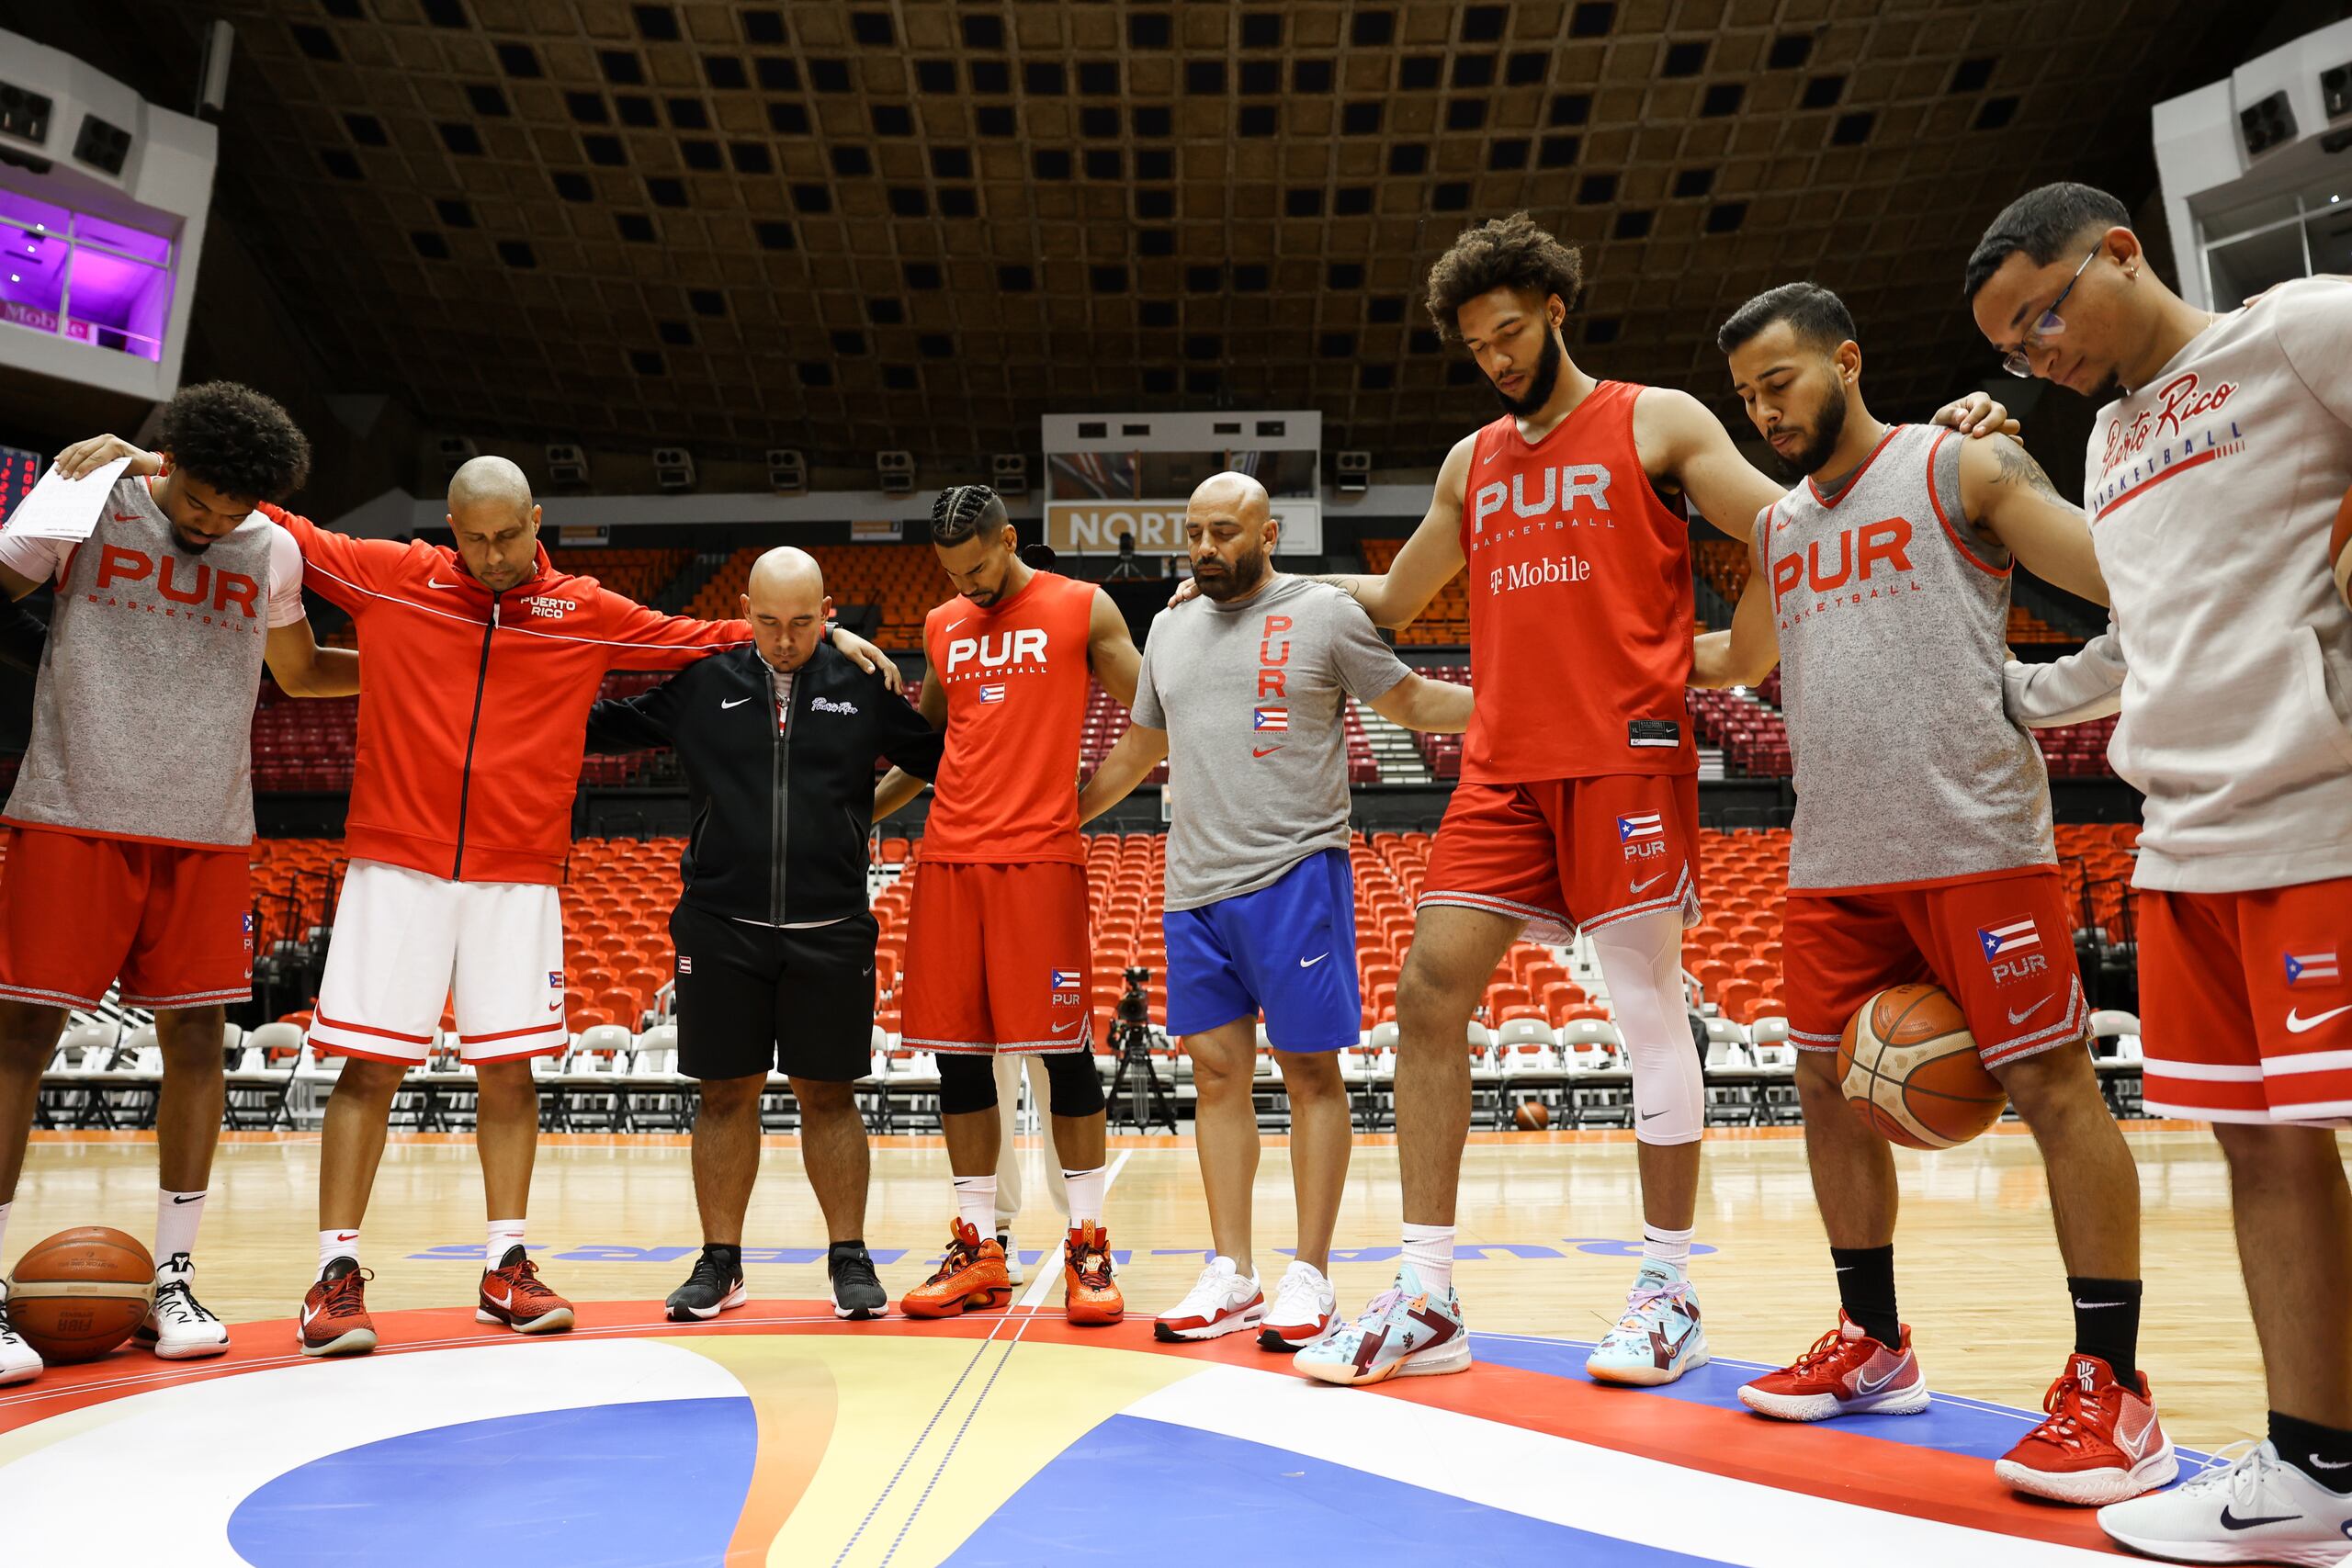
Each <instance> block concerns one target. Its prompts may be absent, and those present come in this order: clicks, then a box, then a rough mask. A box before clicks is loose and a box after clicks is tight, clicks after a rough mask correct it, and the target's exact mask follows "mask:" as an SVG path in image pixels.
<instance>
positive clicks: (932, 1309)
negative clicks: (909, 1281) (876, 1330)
mask: <svg viewBox="0 0 2352 1568" xmlns="http://www.w3.org/2000/svg"><path fill="white" fill-rule="evenodd" d="M1011 1301H1012V1280H1009V1279H1007V1278H1006V1277H1005V1272H1004V1248H1002V1247H999V1246H998V1245H997V1244H996V1238H995V1237H994V1236H990V1237H989V1238H988V1239H987V1240H986V1241H983V1240H981V1239H980V1233H979V1232H978V1231H977V1230H974V1229H973V1228H972V1227H971V1226H970V1225H968V1224H965V1223H964V1222H963V1221H962V1220H960V1219H959V1220H957V1221H956V1229H955V1231H954V1232H953V1233H952V1234H951V1235H949V1237H948V1241H947V1254H946V1256H945V1257H944V1258H941V1259H940V1260H939V1267H938V1268H937V1269H933V1271H932V1276H931V1278H930V1279H928V1280H924V1281H923V1282H922V1284H920V1285H917V1286H916V1287H915V1288H914V1289H913V1290H911V1291H909V1292H907V1293H906V1296H905V1298H904V1299H903V1300H901V1301H900V1302H899V1311H900V1312H903V1313H905V1314H907V1315H908V1316H909V1317H959V1316H961V1315H962V1314H964V1313H965V1312H966V1311H967V1310H968V1311H975V1312H986V1311H989V1310H990V1309H991V1308H995V1307H1001V1306H1003V1305H1005V1304H1006V1303H1009V1302H1011Z"/></svg>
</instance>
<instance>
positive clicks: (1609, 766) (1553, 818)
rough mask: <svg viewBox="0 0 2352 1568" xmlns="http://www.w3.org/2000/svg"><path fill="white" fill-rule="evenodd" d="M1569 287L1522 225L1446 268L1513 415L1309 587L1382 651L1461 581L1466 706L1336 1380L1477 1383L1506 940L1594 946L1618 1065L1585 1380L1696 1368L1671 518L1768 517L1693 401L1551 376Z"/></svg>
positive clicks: (1303, 1365)
mask: <svg viewBox="0 0 2352 1568" xmlns="http://www.w3.org/2000/svg"><path fill="white" fill-rule="evenodd" d="M1582 282H1583V271H1582V264H1581V262H1580V260H1579V258H1578V256H1577V252H1576V251H1575V250H1573V249H1572V248H1570V247H1568V246H1566V245H1564V244H1562V243H1560V242H1559V241H1557V240H1555V239H1554V238H1553V237H1552V236H1551V235H1550V234H1548V233H1546V232H1544V231H1543V230H1542V229H1540V228H1538V227H1537V226H1536V225H1535V223H1534V222H1533V221H1532V220H1530V219H1529V218H1528V217H1527V215H1526V214H1524V213H1517V214H1514V215H1512V216H1511V217H1509V218H1505V219H1498V220H1494V221H1491V222H1488V223H1486V224H1484V225H1482V226H1480V227H1478V228H1476V229H1472V230H1469V231H1465V232H1464V234H1463V235H1462V236H1461V237H1460V238H1459V239H1458V240H1456V241H1455V242H1454V243H1453V248H1452V249H1451V250H1449V251H1448V252H1447V253H1446V254H1444V255H1443V256H1442V258H1440V259H1439V261H1438V263H1437V265H1435V266H1434V267H1433V268H1431V269H1430V282H1429V310H1430V316H1431V318H1432V319H1433V320H1434V321H1435V323H1436V326H1437V329H1438V331H1439V333H1441V334H1442V335H1443V336H1445V337H1447V338H1451V339H1454V340H1456V341H1459V342H1461V343H1462V344H1464V345H1465V346H1466V347H1467V348H1468V349H1469V351H1470V353H1471V354H1472V355H1473V356H1474V357H1476V360H1477V362H1478V365H1479V367H1480V368H1481V369H1482V370H1484V371H1485V372H1486V374H1487V378H1488V379H1489V380H1490V381H1491V382H1492V383H1493V384H1494V388H1495V391H1496V393H1497V395H1498V397H1499V398H1500V399H1501V400H1502V403H1503V408H1504V411H1505V412H1504V413H1503V416H1502V417H1501V418H1499V419H1498V420H1496V421H1495V422H1494V423H1490V424H1488V425H1487V426H1485V427H1484V428H1482V429H1480V430H1477V431H1476V432H1474V433H1473V434H1470V435H1467V436H1465V437H1464V438H1463V439H1462V440H1461V441H1460V442H1458V443H1456V444H1455V446H1454V447H1453V451H1452V452H1450V453H1449V454H1447V456H1446V459H1445V463H1444V466H1443V467H1442V468H1441V469H1440V470H1439V473H1438V480H1437V488H1436V492H1435V494H1434V495H1433V496H1432V497H1431V498H1430V509H1429V513H1428V515H1427V516H1425V517H1424V518H1423V519H1422V521H1421V524H1420V526H1419V527H1418V528H1417V529H1415V530H1414V533H1413V536H1412V537H1411V538H1410V539H1409V540H1408V541H1407V542H1406V544H1405V547H1404V548H1403V549H1401V550H1400V551H1398V552H1397V558H1396V560H1395V561H1394V562H1393V563H1392V564H1391V566H1390V568H1389V570H1388V571H1387V572H1386V573H1385V575H1382V576H1378V577H1338V578H1329V579H1326V581H1332V582H1336V583H1337V584H1339V585H1340V587H1343V588H1345V589H1347V590H1348V591H1349V592H1351V593H1353V594H1354V595H1355V596H1356V598H1357V599H1358V600H1359V601H1360V602H1361V603H1362V604H1363V606H1364V608H1365V609H1366V610H1367V611H1368V612H1370V614H1371V615H1372V618H1373V620H1374V623H1376V624H1377V625H1380V626H1404V625H1406V624H1408V623H1409V622H1410V621H1411V620H1412V619H1413V618H1414V617H1415V616H1416V615H1419V614H1420V612H1421V610H1422V608H1423V607H1424V606H1425V605H1427V604H1429V602H1430V599H1431V598H1433V597H1434V596H1435V595H1436V593H1437V592H1438V590H1439V589H1440V588H1442V587H1443V586H1444V585H1445V583H1446V581H1448V580H1449V579H1451V578H1452V577H1453V574H1454V573H1455V572H1457V571H1461V570H1464V569H1465V568H1467V570H1468V571H1469V589H1470V659H1471V664H1472V667H1473V669H1474V670H1475V671H1476V683H1475V685H1474V686H1473V690H1474V691H1475V693H1476V697H1477V708H1476V716H1474V717H1473V718H1472V719H1471V721H1470V729H1469V733H1468V736H1467V739H1466V741H1465V744H1464V753H1463V762H1462V782H1461V784H1459V785H1458V786H1457V787H1456V788H1455V790H1454V793H1453V801H1452V803H1451V804H1450V805H1449V806H1448V807H1447V808H1446V813H1445V818H1444V821H1443V823H1442V825H1441V826H1440V828H1439V829H1438V837H1437V849H1436V853H1435V854H1434V855H1433V856H1432V858H1431V860H1430V867H1429V874H1428V878H1427V881H1426V883H1425V885H1424V889H1423V892H1422V895H1421V900H1420V906H1419V910H1418V911H1417V922H1416V926H1415V929H1414V933H1413V946H1412V951H1411V953H1409V954H1408V957H1407V959H1406V963H1405V971H1404V974H1403V976H1402V977H1401V978H1400V981H1399V983H1398V986H1397V1024H1398V1027H1399V1029H1400V1031H1401V1034H1402V1041H1401V1044H1400V1048H1399V1050H1398V1052H1397V1146H1398V1151H1399V1163H1400V1166H1401V1169H1402V1176H1403V1183H1404V1189H1405V1194H1404V1195H1405V1221H1406V1224H1405V1248H1404V1250H1405V1256H1404V1260H1403V1265H1402V1267H1401V1268H1400V1269H1398V1271H1397V1283H1396V1286H1395V1288H1393V1289H1392V1290H1390V1291H1388V1292H1385V1293H1384V1294H1382V1295H1381V1296H1379V1297H1376V1298H1375V1299H1374V1302H1373V1303H1372V1306H1371V1308H1370V1309H1369V1310H1367V1312H1366V1313H1365V1314H1364V1315H1363V1317H1362V1318H1361V1319H1359V1320H1358V1321H1357V1322H1356V1323H1355V1324H1354V1325H1351V1326H1350V1327H1348V1328H1345V1329H1342V1330H1340V1331H1339V1332H1337V1333H1335V1334H1333V1335H1332V1336H1330V1337H1329V1338H1327V1339H1325V1340H1324V1341H1323V1342H1322V1343H1321V1344H1319V1345H1315V1346H1310V1347H1308V1348H1306V1349H1305V1350H1302V1351H1301V1352H1299V1354H1298V1357H1297V1359H1296V1364H1297V1366H1298V1369H1299V1370H1300V1371H1303V1372H1306V1373H1307V1374H1308V1375H1310V1376H1314V1377H1318V1378H1322V1379H1324V1380H1326V1381H1328V1382H1341V1383H1358V1382H1379V1381H1381V1380H1383V1379H1385V1378H1388V1377H1393V1376H1398V1375H1408V1376H1409V1375H1413V1374H1416V1373H1421V1372H1442V1371H1461V1370H1463V1369H1464V1368H1466V1367H1467V1366H1468V1365H1469V1364H1470V1356H1469V1352H1468V1348H1467V1345H1466V1342H1465V1332H1466V1331H1465V1330H1464V1325H1463V1323H1462V1318H1461V1312H1460V1306H1459V1303H1458V1302H1457V1300H1456V1299H1455V1297H1454V1293H1453V1211H1454V1198H1455V1187H1456V1184H1457V1181H1458V1179H1459V1177H1460V1172H1461V1164H1462V1148H1463V1144H1464V1139H1465V1137H1466V1135H1467V1134H1468V1131H1469V1122H1470V1070H1469V1063H1468V1059H1467V1058H1466V1057H1465V1055H1464V1052H1463V1048H1462V1039H1463V1029H1464V1023H1465V1021H1467V1020H1468V1019H1469V1018H1470V1017H1471V1015H1472V1013H1473V1011H1474V1010H1476V1007H1477V1005H1478V1002H1479V998H1480V996H1481V994H1482V992H1483V991H1484V989H1485V987H1486V985H1487V976H1490V975H1492V974H1493V973H1494V969H1495V965H1496V964H1498V963H1499V962H1500V961H1501V960H1502V958H1503V956H1504V955H1505V953H1508V952H1509V950H1510V945H1511V943H1512V942H1515V941H1517V940H1518V939H1519V936H1520V934H1521V931H1527V932H1528V933H1529V934H1531V935H1532V936H1534V937H1535V938H1537V939H1538V940H1546V941H1553V942H1565V941H1566V940H1568V938H1569V937H1570V935H1571V934H1572V933H1574V932H1576V931H1578V930H1581V931H1583V932H1584V933H1585V934H1587V935H1589V937H1590V938H1591V939H1592V942H1593V945H1594V948H1595V951H1596V953H1598V956H1599V959H1600V968H1601V974H1602V976H1603V978H1604V979H1605V980H1606V982H1607V984H1608V987H1609V998H1610V1003H1611V1010H1612V1013H1613V1016H1614V1021H1615V1023H1616V1026H1617V1029H1618V1032H1619V1033H1620V1034H1621V1035H1622V1036H1623V1039H1624V1042H1625V1044H1626V1046H1627V1049H1628V1051H1629V1054H1630V1055H1631V1057H1632V1061H1633V1073H1634V1118H1635V1120H1634V1135H1635V1136H1636V1138H1637V1139H1638V1140H1639V1141H1640V1156H1639V1159H1640V1170H1641V1179H1642V1201H1643V1217H1644V1222H1645V1223H1644V1225H1643V1255H1642V1262H1641V1269H1640V1271H1639V1274H1638V1275H1637V1277H1636V1280H1635V1282H1634V1289H1633V1291H1632V1292H1631V1294H1630V1295H1629V1297H1628V1300H1627V1303H1626V1307H1625V1312H1624V1314H1623V1317H1622V1318H1620V1320H1619V1321H1618V1322H1617V1324H1616V1325H1615V1326H1614V1327H1613V1328H1612V1329H1611V1331H1610V1333H1609V1335H1608V1337H1605V1338H1604V1339H1603V1340H1602V1341H1601V1343H1600V1346H1599V1348H1596V1350H1595V1351H1594V1353H1593V1355H1592V1358H1591V1359H1590V1360H1589V1361H1588V1363H1587V1369H1588V1371H1589V1372H1590V1373H1591V1374H1592V1375H1593V1376H1595V1377H1598V1378H1601V1379H1603V1380H1605V1381H1609V1382H1625V1383H1643V1384H1655V1383H1663V1382H1672V1381H1673V1380H1675V1379H1676V1378H1679V1376H1681V1375H1682V1373H1683V1372H1685V1371H1689V1370H1690V1369H1691V1368H1692V1367H1695V1366H1699V1365H1702V1364H1703V1363H1704V1362H1705V1361H1706V1360H1707V1359H1708V1356H1707V1348H1706V1337H1705V1334H1704V1332H1703V1330H1702V1327H1701V1325H1700V1315H1699V1307H1698V1301H1697V1298H1696V1296H1695V1294H1694V1293H1693V1292H1692V1290H1691V1284H1690V1280H1689V1278H1688V1275H1687V1272H1686V1270H1687V1268H1688V1264H1689V1259H1690V1247H1691V1227H1692V1222H1693V1218H1694V1216H1695V1213H1696V1208H1697V1201H1698V1181H1699V1137H1700V1132H1701V1126H1702V1110H1703V1100H1704V1093H1705V1090H1704V1086H1703V1081H1702V1077H1701V1073H1700V1066H1699V1060H1698V1056H1697V1054H1696V1053H1695V1052H1694V1051H1693V1050H1692V1049H1691V1034H1690V1028H1689V1024H1688V1022H1687V1015H1686V1012H1685V1008H1684V998H1683V993H1682V928H1683V925H1684V923H1685V921H1686V920H1688V919H1691V918H1694V917H1695V915H1696V912H1697V908H1698V887H1697V883H1696V876H1695V862H1696V856H1695V849H1696V840H1697V837H1698V831H1699V821H1698V784H1697V780H1698V753H1697V750H1695V748H1694V747H1693V745H1692V743H1691V720H1690V714H1689V711H1688V707H1687V704H1686V699H1685V696H1684V687H1685V685H1686V684H1687V683H1688V682H1689V679H1690V674H1691V609H1692V605H1691V597H1692V594H1691V544H1690V522H1689V513H1691V512H1693V511H1695V512H1697V513H1702V514H1703V515H1704V516H1705V517H1706V519H1707V520H1708V521H1709V522H1710V523H1712V524H1713V525H1715V526H1716V527H1717V528H1719V529H1721V530H1722V531H1723V532H1724V533H1725V534H1727V535H1729V536H1732V537H1735V538H1739V539H1745V538H1746V537H1747V527H1748V525H1749V524H1750V522H1751V521H1752V520H1753V519H1754V518H1755V516H1756V514H1757V513H1758V512H1759V511H1761V510H1762V509H1763V508H1764V507H1766V506H1768V505H1770V503H1771V502H1773V501H1774V500H1775V499H1776V498H1777V497H1778V496H1779V494H1780V493H1781V491H1780V487H1779V486H1777V485H1775V484H1774V483H1773V482H1772V481H1771V480H1770V479H1767V478H1766V477H1765V476H1764V475H1762V474H1760V473H1758V471H1757V470H1756V469H1755V468H1752V467H1750V466H1749V465H1748V463H1747V460H1746V459H1745V458H1743V457H1740V455H1739V453H1738V452H1737V451H1736V449H1735V448H1734V447H1733V446H1732V443H1731V438H1730V436H1729V434H1727V433H1726V432H1725V431H1724V427H1723V425H1722V424H1721V423H1718V422H1717V420H1716V419H1715V417H1714V416H1713V414H1711V413H1710V412H1707V410H1706V408H1705V407H1704V405H1702V403H1700V402H1699V400H1697V399H1695V398H1693V397H1691V396H1690V395H1688V394H1687V393H1683V392H1679V391H1672V390H1668V389H1665V388H1658V387H1640V386H1634V385H1632V384H1630V383H1626V382H1622V381H1601V380H1596V379H1595V378H1593V377H1591V376H1589V375H1588V374H1587V373H1586V372H1585V371H1584V370H1583V369H1582V368H1581V367H1578V366H1577V364H1576V363H1575V361H1573V360H1572V359H1570V358H1569V357H1568V355H1567V349H1566V339H1565V337H1564V328H1565V325H1566V321H1567V316H1568V310H1569V307H1570V305H1571V304H1572V303H1573V302H1574V300H1575V299H1576V298H1577V293H1578V291H1579V289H1580V288H1581V285H1582Z"/></svg>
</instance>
